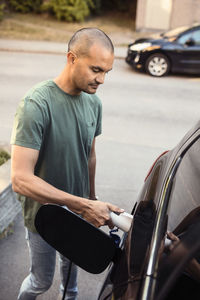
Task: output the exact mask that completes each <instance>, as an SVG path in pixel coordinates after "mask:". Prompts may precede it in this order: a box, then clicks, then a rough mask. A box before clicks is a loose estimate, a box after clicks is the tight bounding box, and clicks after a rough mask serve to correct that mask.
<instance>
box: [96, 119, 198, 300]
mask: <svg viewBox="0 0 200 300" xmlns="http://www.w3.org/2000/svg"><path fill="white" fill-rule="evenodd" d="M199 152H200V122H198V124H197V125H196V126H195V127H194V128H193V129H191V130H190V131H189V132H188V133H187V134H186V136H185V137H184V138H183V139H182V141H181V142H180V143H179V144H178V145H177V146H176V147H175V148H174V149H173V150H170V151H167V152H165V153H163V154H162V155H161V156H160V157H159V158H158V159H157V160H156V162H155V163H154V165H153V166H152V168H151V169H150V171H149V173H148V175H147V177H146V179H145V182H144V186H143V188H142V190H141V193H140V195H139V197H138V200H137V203H136V204H135V205H134V207H133V211H132V214H133V221H132V225H131V228H130V230H129V232H128V234H127V233H126V234H124V236H123V239H122V242H121V246H120V248H121V250H122V253H121V255H120V256H119V257H118V259H117V260H116V261H115V263H113V264H112V265H111V267H110V270H109V271H108V275H107V278H106V280H105V282H104V284H103V287H102V290H101V292H100V295H99V298H98V299H99V300H111V299H112V300H119V299H120V300H164V299H167V300H175V299H176V300H179V299H180V300H184V299H192V300H198V299H200V159H199ZM168 230H169V231H170V232H173V234H174V236H175V237H176V238H177V242H175V245H173V246H170V247H171V248H170V250H169V248H167V246H166V232H167V231H168ZM167 249H168V251H167Z"/></svg>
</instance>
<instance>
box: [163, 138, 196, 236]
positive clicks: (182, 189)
mask: <svg viewBox="0 0 200 300" xmlns="http://www.w3.org/2000/svg"><path fill="white" fill-rule="evenodd" d="M199 151H200V139H198V140H197V141H196V142H195V143H194V144H193V145H192V146H191V148H190V149H189V150H188V151H187V152H186V154H185V155H184V156H183V159H182V161H181V164H180V166H179V168H178V170H177V173H176V177H175V180H174V183H173V189H172V192H171V196H170V209H169V220H168V230H170V231H173V230H174V229H175V228H176V227H177V226H178V225H179V224H180V223H181V222H182V220H183V219H184V218H185V217H186V216H187V215H188V214H189V213H190V212H191V211H193V210H194V209H197V208H198V207H200V197H199V195H200V184H199V178H200V160H199Z"/></svg>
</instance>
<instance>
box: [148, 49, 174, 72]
mask: <svg viewBox="0 0 200 300" xmlns="http://www.w3.org/2000/svg"><path fill="white" fill-rule="evenodd" d="M145 69H146V72H147V73H149V74H150V75H152V76H155V77H161V76H164V75H167V73H168V72H169V70H170V62H169V59H168V58H167V57H166V56H165V55H163V54H160V53H155V54H153V55H151V56H149V58H148V59H147V61H146V65H145Z"/></svg>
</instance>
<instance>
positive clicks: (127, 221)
mask: <svg viewBox="0 0 200 300" xmlns="http://www.w3.org/2000/svg"><path fill="white" fill-rule="evenodd" d="M110 218H111V220H112V222H113V224H114V225H115V226H116V227H118V228H119V229H121V230H123V231H124V232H128V231H129V229H130V227H131V224H132V220H133V216H132V215H130V214H128V213H126V212H124V213H121V214H120V215H117V214H115V213H114V212H112V211H111V212H110Z"/></svg>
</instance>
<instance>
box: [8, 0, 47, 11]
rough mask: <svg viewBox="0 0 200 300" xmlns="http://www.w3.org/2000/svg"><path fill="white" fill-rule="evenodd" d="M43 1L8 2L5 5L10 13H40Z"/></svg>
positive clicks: (19, 0) (10, 0)
mask: <svg viewBox="0 0 200 300" xmlns="http://www.w3.org/2000/svg"><path fill="white" fill-rule="evenodd" d="M42 2H43V0H34V1H32V0H8V1H7V5H8V8H9V9H10V10H11V11H15V12H20V13H28V12H40V8H41V5H42Z"/></svg>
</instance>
